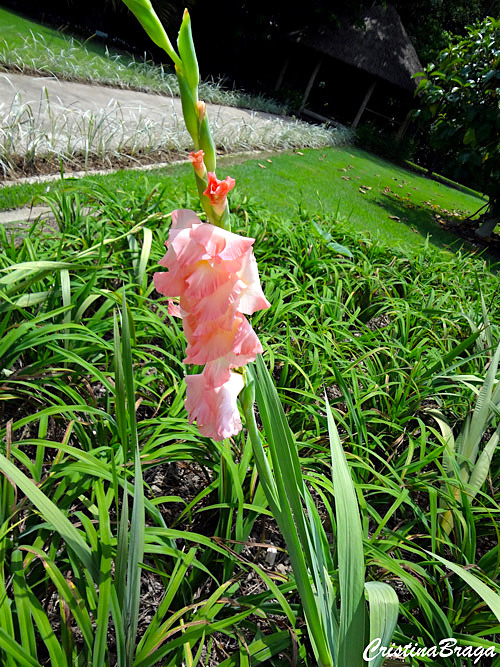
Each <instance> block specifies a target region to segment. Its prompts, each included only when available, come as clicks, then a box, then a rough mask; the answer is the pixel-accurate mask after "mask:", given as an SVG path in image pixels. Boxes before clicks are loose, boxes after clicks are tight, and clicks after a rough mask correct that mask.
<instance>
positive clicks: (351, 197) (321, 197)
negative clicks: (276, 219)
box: [0, 146, 484, 252]
mask: <svg viewBox="0 0 500 667" xmlns="http://www.w3.org/2000/svg"><path fill="white" fill-rule="evenodd" d="M218 171H219V175H220V176H224V177H225V176H226V175H228V174H230V175H231V176H233V177H234V178H236V181H237V189H236V192H237V193H238V196H239V197H240V198H243V197H249V198H250V199H251V200H252V201H254V202H255V203H257V204H258V205H260V206H263V207H264V208H266V209H268V210H269V211H271V212H272V213H273V214H276V215H281V216H285V217H290V218H292V219H293V218H294V217H295V218H296V219H298V218H299V217H300V215H301V211H306V212H307V213H309V214H310V215H314V214H322V213H329V214H330V213H332V212H333V213H335V216H336V217H337V218H338V219H340V220H344V221H348V223H349V226H350V227H351V228H352V229H353V230H354V231H362V232H366V233H369V234H370V235H371V236H372V237H373V238H374V239H377V240H380V241H383V242H384V243H389V244H392V245H394V246H399V245H401V246H404V247H406V248H407V249H411V250H412V252H413V251H414V250H419V249H421V248H422V247H423V245H424V243H425V239H426V237H427V236H429V237H430V240H431V242H432V243H433V244H435V245H437V246H439V247H445V246H449V245H453V246H455V247H458V246H460V245H461V244H460V243H459V242H458V241H457V239H456V237H455V236H454V235H453V234H452V233H449V232H447V231H446V230H445V229H442V228H441V227H440V226H439V225H438V224H437V223H436V222H435V219H434V216H435V215H436V214H439V215H440V217H442V218H443V219H444V218H446V217H447V214H446V213H444V212H443V211H448V212H449V213H452V212H453V211H457V212H460V215H471V214H473V213H474V212H475V211H476V210H477V209H479V208H480V206H482V204H483V203H484V201H483V200H482V199H480V198H479V197H478V196H473V195H471V194H468V193H463V192H461V191H460V190H457V189H456V188H452V187H449V186H446V185H444V184H442V183H438V182H436V181H434V180H432V179H429V178H426V177H424V176H422V175H421V174H417V173H415V172H413V171H410V170H408V169H405V168H403V167H401V166H397V165H394V164H393V163H391V162H388V161H387V160H384V159H383V158H380V157H378V156H376V155H373V154H372V153H368V152H366V151H363V150H361V149H359V148H354V147H350V146H348V147H345V148H341V147H339V148H324V149H318V150H314V149H304V150H303V151H298V152H286V153H280V154H271V153H269V154H267V153H265V154H261V155H259V156H258V157H256V158H255V159H248V157H247V156H245V158H244V159H243V161H242V158H238V157H236V156H226V157H222V158H220V159H219V169H218ZM346 179H349V180H346ZM167 180H168V182H169V187H170V188H171V189H172V191H174V192H178V193H179V194H180V195H182V194H183V193H184V192H185V191H187V192H190V193H191V194H192V195H193V196H194V193H195V186H194V183H193V177H192V171H191V165H190V164H185V165H176V166H172V167H166V168H164V169H161V170H153V171H151V172H148V173H147V174H146V175H145V174H141V173H140V172H134V171H120V172H117V173H116V174H109V175H106V176H92V177H90V176H89V177H84V178H82V179H80V180H79V181H78V182H77V184H81V186H82V187H89V186H90V185H91V184H92V183H94V182H95V183H99V184H101V185H103V186H105V187H107V188H110V189H113V190H116V191H118V192H120V191H123V192H135V193H136V194H137V196H144V194H145V193H146V191H147V190H148V188H151V187H152V185H153V184H155V183H165V182H166V181H167ZM70 183H71V181H69V180H67V181H64V182H62V183H61V182H54V183H50V184H44V183H38V184H32V185H14V186H6V187H4V188H2V189H1V190H0V210H2V209H7V208H15V207H20V206H25V205H28V204H29V203H30V202H32V201H36V198H37V196H39V195H41V194H43V193H44V192H45V191H46V190H47V189H49V190H50V191H52V192H58V191H60V190H61V188H62V187H64V186H67V185H69V184H70ZM362 186H368V188H371V189H369V190H368V189H366V190H364V193H362V192H360V188H362ZM400 186H403V187H400ZM387 189H388V190H387ZM284 192H286V193H288V196H287V197H283V193H284ZM391 216H392V217H391ZM394 218H399V220H396V219H394Z"/></svg>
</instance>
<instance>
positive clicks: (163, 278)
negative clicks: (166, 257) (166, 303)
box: [153, 271, 184, 296]
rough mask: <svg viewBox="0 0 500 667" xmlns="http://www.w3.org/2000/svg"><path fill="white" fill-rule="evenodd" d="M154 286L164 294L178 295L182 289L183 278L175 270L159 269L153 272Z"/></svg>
mask: <svg viewBox="0 0 500 667" xmlns="http://www.w3.org/2000/svg"><path fill="white" fill-rule="evenodd" d="M153 283H154V286H155V288H156V289H157V290H158V292H160V294H163V295H164V296H180V295H181V294H182V293H183V291H184V278H183V277H182V275H179V273H178V272H176V271H159V272H157V273H154V274H153Z"/></svg>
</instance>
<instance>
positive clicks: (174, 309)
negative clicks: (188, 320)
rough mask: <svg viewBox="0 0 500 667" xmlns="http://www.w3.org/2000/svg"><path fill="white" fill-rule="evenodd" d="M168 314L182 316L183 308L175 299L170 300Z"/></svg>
mask: <svg viewBox="0 0 500 667" xmlns="http://www.w3.org/2000/svg"><path fill="white" fill-rule="evenodd" d="M168 314H169V315H172V316H173V317H182V313H181V309H180V308H179V306H178V305H177V304H175V303H174V302H173V301H169V302H168Z"/></svg>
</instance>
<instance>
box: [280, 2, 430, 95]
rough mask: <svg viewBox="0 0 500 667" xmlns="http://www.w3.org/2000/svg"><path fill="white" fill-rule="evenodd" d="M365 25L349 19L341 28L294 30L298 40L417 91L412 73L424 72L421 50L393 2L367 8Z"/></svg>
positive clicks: (362, 20) (402, 86)
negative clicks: (413, 42) (418, 48)
mask: <svg viewBox="0 0 500 667" xmlns="http://www.w3.org/2000/svg"><path fill="white" fill-rule="evenodd" d="M361 24H362V25H361V27H356V26H353V25H352V22H351V21H350V20H349V19H347V18H346V19H344V20H342V21H341V22H340V27H339V28H338V29H337V30H333V31H332V30H325V29H320V30H317V31H314V32H310V31H308V30H307V28H306V29H304V30H301V31H299V32H297V33H294V35H293V36H294V38H295V41H296V42H300V44H303V45H304V46H307V47H310V48H311V49H314V50H315V51H318V52H319V53H323V54H326V55H328V56H331V57H332V58H337V60H341V61H342V62H345V63H347V64H348V65H352V66H353V67H356V68H358V69H361V70H364V71H365V72H369V73H370V74H373V75H375V76H378V77H380V78H381V79H385V80H386V81H389V82H390V83H393V84H395V85H396V86H398V87H399V88H403V89H405V90H408V91H411V92H413V91H414V90H415V88H416V86H417V81H416V80H415V79H412V76H413V75H414V74H416V73H417V72H421V71H422V65H421V64H420V60H419V59H418V56H417V53H416V51H415V49H414V47H413V44H412V43H411V41H410V39H409V37H408V35H407V34H406V31H405V29H404V27H403V24H402V23H401V19H400V17H399V14H398V13H397V11H396V10H395V9H394V7H393V6H392V5H389V4H387V5H386V6H385V7H381V6H376V7H371V8H370V9H368V10H366V11H365V13H364V16H363V17H362V18H361Z"/></svg>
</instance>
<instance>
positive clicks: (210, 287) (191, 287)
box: [186, 261, 228, 298]
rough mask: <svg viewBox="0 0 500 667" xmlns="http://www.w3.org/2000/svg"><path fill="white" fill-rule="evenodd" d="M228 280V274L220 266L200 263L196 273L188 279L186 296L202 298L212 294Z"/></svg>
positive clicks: (206, 262)
mask: <svg viewBox="0 0 500 667" xmlns="http://www.w3.org/2000/svg"><path fill="white" fill-rule="evenodd" d="M227 279H228V274H227V272H226V271H225V270H224V267H223V266H221V265H220V264H217V265H213V264H212V263H211V262H208V261H204V262H198V263H197V264H196V268H195V269H194V271H193V272H192V273H191V274H190V275H189V277H188V278H186V284H187V289H186V296H189V297H196V298H200V297H203V296H207V295H208V294H212V292H214V291H215V290H216V289H217V288H218V287H219V285H221V284H222V283H224V282H225V281H226V280H227Z"/></svg>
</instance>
